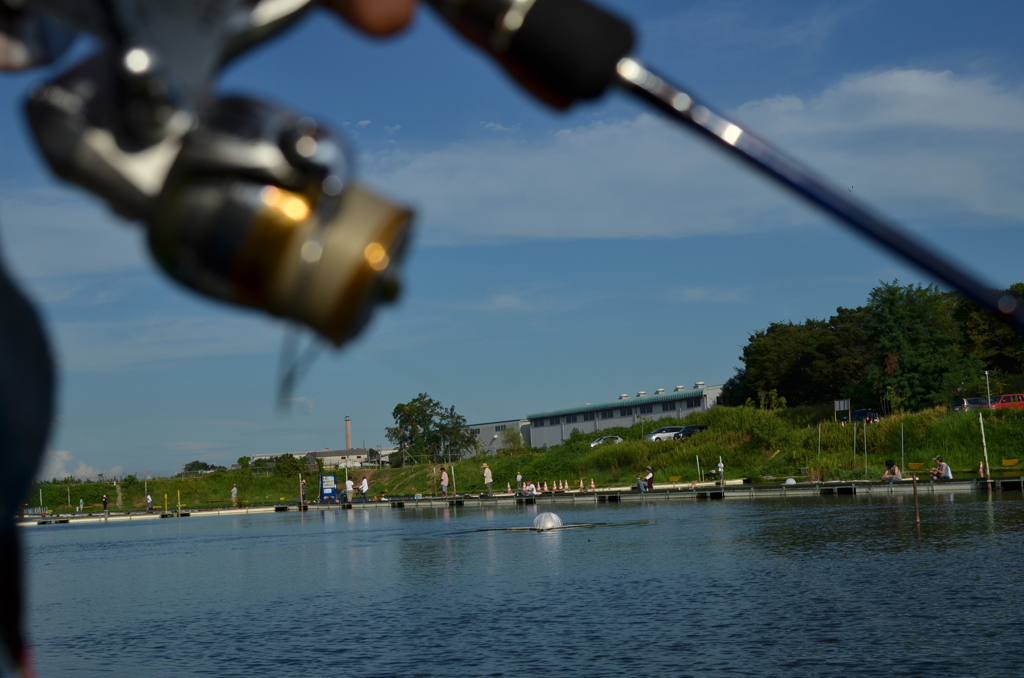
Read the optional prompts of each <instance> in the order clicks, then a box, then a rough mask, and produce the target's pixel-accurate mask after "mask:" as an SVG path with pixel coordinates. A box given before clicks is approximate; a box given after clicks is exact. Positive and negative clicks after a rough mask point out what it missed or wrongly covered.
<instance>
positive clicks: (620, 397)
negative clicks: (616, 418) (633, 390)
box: [619, 393, 629, 400]
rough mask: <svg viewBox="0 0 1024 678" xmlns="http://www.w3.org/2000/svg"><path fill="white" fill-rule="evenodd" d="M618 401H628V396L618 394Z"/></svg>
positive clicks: (626, 394)
mask: <svg viewBox="0 0 1024 678" xmlns="http://www.w3.org/2000/svg"><path fill="white" fill-rule="evenodd" d="M619 400H629V394H628V393H620V394H619Z"/></svg>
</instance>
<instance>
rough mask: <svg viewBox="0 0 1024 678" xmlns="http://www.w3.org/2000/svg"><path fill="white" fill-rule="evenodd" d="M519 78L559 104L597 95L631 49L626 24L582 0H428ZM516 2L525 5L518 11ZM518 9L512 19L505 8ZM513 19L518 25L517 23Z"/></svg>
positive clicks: (551, 101) (631, 35)
mask: <svg viewBox="0 0 1024 678" xmlns="http://www.w3.org/2000/svg"><path fill="white" fill-rule="evenodd" d="M431 5H433V6H434V7H435V8H436V9H437V10H438V11H439V13H440V14H441V15H442V16H443V17H444V18H445V19H447V20H448V21H449V22H450V23H451V24H452V25H454V26H455V28H456V29H457V30H459V32H461V33H462V34H463V35H465V36H466V37H468V38H469V39H470V40H472V41H473V42H475V43H477V44H478V45H480V46H481V47H483V48H484V49H485V50H487V51H488V52H490V53H491V54H492V55H494V56H496V57H497V58H498V60H499V62H500V63H501V64H502V65H503V66H504V67H505V68H506V70H508V71H509V72H510V73H511V74H512V75H513V76H514V77H515V78H516V79H517V80H519V81H520V83H522V84H524V85H525V86H526V87H527V88H528V89H530V90H531V91H532V92H533V93H534V94H537V95H538V96H540V97H541V98H542V99H545V100H546V101H548V102H549V103H553V104H555V105H558V106H564V105H568V104H569V103H572V102H573V101H576V100H578V99H593V98H596V97H598V96H600V95H601V94H602V93H603V92H604V90H605V89H606V88H607V87H608V85H609V84H610V83H611V82H612V80H613V79H614V78H615V66H616V64H617V63H618V62H619V60H620V59H622V58H623V57H625V56H627V55H628V54H629V53H630V51H631V50H632V48H633V43H634V37H633V29H632V28H631V27H630V25H629V24H628V23H626V22H625V21H623V20H622V19H620V18H618V17H617V16H614V15H612V14H610V13H608V12H607V11H605V10H604V9H601V8H600V7H597V6H595V5H592V4H590V3H588V2H584V0H535V1H534V2H532V3H522V2H520V3H516V2H501V0H497V1H496V0H431ZM521 5H527V6H526V7H523V8H522V10H520V9H519V7H520V6H521ZM515 12H521V16H520V17H517V19H516V21H515V22H509V21H505V19H506V18H507V15H508V13H515ZM516 24H518V25H516Z"/></svg>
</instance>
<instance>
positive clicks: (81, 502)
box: [78, 497, 85, 513]
mask: <svg viewBox="0 0 1024 678" xmlns="http://www.w3.org/2000/svg"><path fill="white" fill-rule="evenodd" d="M84 510H85V499H83V498H82V497H79V498H78V512H79V513H81V512H82V511H84Z"/></svg>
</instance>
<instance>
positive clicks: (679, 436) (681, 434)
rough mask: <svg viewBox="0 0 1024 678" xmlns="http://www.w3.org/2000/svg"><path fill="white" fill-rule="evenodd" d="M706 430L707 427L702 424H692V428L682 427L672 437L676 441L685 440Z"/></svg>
mask: <svg viewBox="0 0 1024 678" xmlns="http://www.w3.org/2000/svg"><path fill="white" fill-rule="evenodd" d="M707 430H708V427H707V426H705V425H704V424H694V425H692V426H684V427H683V428H682V430H681V431H676V433H675V435H673V436H672V437H673V438H675V439H676V440H686V439H687V438H689V437H690V436H692V435H693V434H695V433H700V432H701V431H707Z"/></svg>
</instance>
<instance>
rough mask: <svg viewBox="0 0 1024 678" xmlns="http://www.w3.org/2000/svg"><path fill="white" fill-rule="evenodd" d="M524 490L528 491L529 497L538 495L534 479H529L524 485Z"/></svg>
mask: <svg viewBox="0 0 1024 678" xmlns="http://www.w3.org/2000/svg"><path fill="white" fill-rule="evenodd" d="M523 491H524V492H526V495H527V496H528V497H536V496H537V486H536V485H534V484H533V481H532V480H527V481H526V485H525V486H524V487H523Z"/></svg>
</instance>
